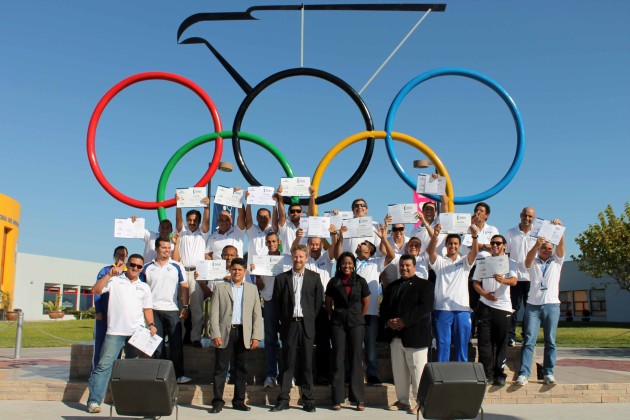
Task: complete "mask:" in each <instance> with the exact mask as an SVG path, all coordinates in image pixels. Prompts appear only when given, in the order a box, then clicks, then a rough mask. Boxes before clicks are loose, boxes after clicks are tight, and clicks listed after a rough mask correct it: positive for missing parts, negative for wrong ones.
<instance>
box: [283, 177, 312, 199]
mask: <svg viewBox="0 0 630 420" xmlns="http://www.w3.org/2000/svg"><path fill="white" fill-rule="evenodd" d="M280 185H281V186H282V195H283V196H285V197H288V196H291V197H310V195H311V193H310V192H309V190H308V187H310V186H311V177H309V176H296V177H294V178H280Z"/></svg>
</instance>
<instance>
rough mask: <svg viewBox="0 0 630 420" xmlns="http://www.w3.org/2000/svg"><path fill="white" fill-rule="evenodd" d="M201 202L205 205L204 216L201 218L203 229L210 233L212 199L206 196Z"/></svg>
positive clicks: (204, 231)
mask: <svg viewBox="0 0 630 420" xmlns="http://www.w3.org/2000/svg"><path fill="white" fill-rule="evenodd" d="M201 202H202V203H203V204H204V205H205V207H204V208H203V217H202V219H201V231H202V232H203V233H208V232H209V231H210V199H209V198H208V197H204V198H202V199H201Z"/></svg>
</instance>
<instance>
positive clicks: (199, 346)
mask: <svg viewBox="0 0 630 420" xmlns="http://www.w3.org/2000/svg"><path fill="white" fill-rule="evenodd" d="M192 346H193V347H194V348H197V349H200V348H201V347H202V346H201V341H193V343H192Z"/></svg>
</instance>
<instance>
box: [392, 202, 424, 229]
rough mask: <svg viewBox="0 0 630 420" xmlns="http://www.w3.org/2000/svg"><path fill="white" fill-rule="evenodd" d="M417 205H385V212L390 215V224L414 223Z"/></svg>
mask: <svg viewBox="0 0 630 420" xmlns="http://www.w3.org/2000/svg"><path fill="white" fill-rule="evenodd" d="M417 211H418V210H417V207H416V205H415V204H394V205H391V206H387V214H389V215H390V216H392V224H398V223H404V224H406V223H416V222H417V221H418V219H416V212H417Z"/></svg>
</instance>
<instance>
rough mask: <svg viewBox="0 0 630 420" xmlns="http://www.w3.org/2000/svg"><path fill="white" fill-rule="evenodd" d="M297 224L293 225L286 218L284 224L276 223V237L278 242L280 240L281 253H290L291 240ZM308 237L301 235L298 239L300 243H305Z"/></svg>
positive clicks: (293, 238)
mask: <svg viewBox="0 0 630 420" xmlns="http://www.w3.org/2000/svg"><path fill="white" fill-rule="evenodd" d="M298 228H299V225H298V226H295V225H294V224H293V222H292V221H291V220H289V219H287V220H286V221H285V222H284V226H280V225H278V238H279V239H280V242H282V253H283V254H289V255H291V246H292V245H293V241H295V237H296V236H297V230H298ZM307 240H308V238H306V237H302V239H300V244H301V245H306V241H307Z"/></svg>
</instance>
